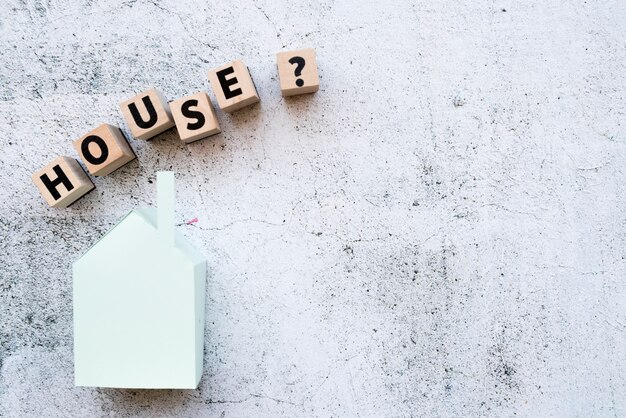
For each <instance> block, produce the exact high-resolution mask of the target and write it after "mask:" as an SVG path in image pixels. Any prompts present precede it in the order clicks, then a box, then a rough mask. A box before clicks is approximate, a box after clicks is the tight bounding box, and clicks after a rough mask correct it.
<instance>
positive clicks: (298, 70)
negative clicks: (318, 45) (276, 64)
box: [289, 57, 305, 87]
mask: <svg viewBox="0 0 626 418" xmlns="http://www.w3.org/2000/svg"><path fill="white" fill-rule="evenodd" d="M304 63H305V61H304V58H302V57H293V58H291V59H290V60H289V64H291V65H293V64H296V71H294V75H295V76H296V77H300V75H301V74H302V69H303V68H304ZM303 85H304V80H302V79H301V78H298V79H296V86H298V87H302V86H303Z"/></svg>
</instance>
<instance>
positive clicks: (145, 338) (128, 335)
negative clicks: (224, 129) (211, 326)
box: [73, 172, 206, 389]
mask: <svg viewBox="0 0 626 418" xmlns="http://www.w3.org/2000/svg"><path fill="white" fill-rule="evenodd" d="M73 275H74V372H75V384H76V386H98V387H115V388H155V389H156V388H169V389H195V388H196V387H197V386H198V383H199V381H200V377H201V376H202V360H203V351H204V300H205V280H206V260H205V258H204V257H203V256H202V255H201V254H200V253H198V252H197V251H196V250H195V249H194V248H193V247H192V246H191V245H189V243H187V242H186V240H185V239H184V238H183V237H182V236H181V235H179V234H178V233H177V232H176V231H175V230H174V173H170V172H159V173H158V175H157V209H156V210H155V209H151V208H148V209H138V210H133V211H131V212H130V213H129V214H128V215H126V216H125V217H124V218H123V219H122V220H121V221H120V222H119V223H118V224H117V225H116V226H115V227H114V228H113V229H112V230H111V231H109V232H108V233H107V234H106V235H105V236H104V237H102V238H101V239H100V240H99V241H98V242H97V243H96V244H95V245H94V246H93V247H91V248H90V249H89V250H88V251H87V252H86V253H85V254H84V255H83V256H82V257H81V258H80V259H79V260H78V261H76V262H75V263H74V266H73Z"/></svg>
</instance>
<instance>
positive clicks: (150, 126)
mask: <svg viewBox="0 0 626 418" xmlns="http://www.w3.org/2000/svg"><path fill="white" fill-rule="evenodd" d="M120 109H121V110H122V114H123V115H124V119H126V123H127V124H128V126H129V128H130V131H131V132H132V134H133V136H134V137H135V138H139V139H146V140H147V139H150V138H152V137H154V136H156V135H158V134H160V133H161V132H164V131H166V130H168V129H170V128H172V127H173V126H174V119H173V118H172V113H171V112H170V106H169V105H168V103H167V100H166V99H165V97H163V95H162V94H161V92H159V91H158V90H157V89H155V88H151V89H148V90H146V91H144V92H143V93H139V94H138V95H137V96H135V97H133V98H132V99H130V100H126V101H125V102H122V103H121V104H120Z"/></svg>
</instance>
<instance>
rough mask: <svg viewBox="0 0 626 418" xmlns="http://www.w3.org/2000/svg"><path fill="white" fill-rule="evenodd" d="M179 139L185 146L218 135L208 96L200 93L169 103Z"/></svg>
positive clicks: (218, 127) (215, 118)
mask: <svg viewBox="0 0 626 418" xmlns="http://www.w3.org/2000/svg"><path fill="white" fill-rule="evenodd" d="M170 107H171V108H172V116H173V117H174V122H176V129H178V135H179V136H180V139H181V140H182V141H183V142H185V143H186V144H188V143H190V142H193V141H197V140H198V139H202V138H206V137H207V136H211V135H215V134H219V133H220V125H219V123H218V122H217V116H216V115H215V110H214V109H213V105H212V104H211V100H210V99H209V95H208V94H206V93H205V92H203V91H201V92H199V93H196V94H192V95H191V96H187V97H182V98H180V99H176V100H174V101H173V102H172V103H170Z"/></svg>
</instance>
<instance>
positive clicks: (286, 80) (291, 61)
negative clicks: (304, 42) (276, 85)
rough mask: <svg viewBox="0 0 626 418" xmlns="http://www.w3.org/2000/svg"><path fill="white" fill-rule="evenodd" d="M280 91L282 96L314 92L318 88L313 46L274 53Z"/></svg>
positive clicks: (318, 81)
mask: <svg viewBox="0 0 626 418" xmlns="http://www.w3.org/2000/svg"><path fill="white" fill-rule="evenodd" d="M276 63H277V64H278V78H279V79H280V91H281V93H282V94H283V96H285V97H286V96H295V95H297V94H306V93H315V92H316V91H317V90H319V88H320V80H319V77H318V75H317V60H316V59H315V50H314V49H313V48H306V49H299V50H297V51H284V52H279V53H277V54H276Z"/></svg>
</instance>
